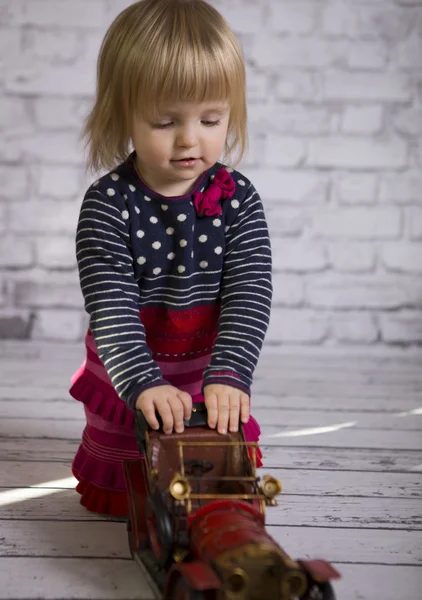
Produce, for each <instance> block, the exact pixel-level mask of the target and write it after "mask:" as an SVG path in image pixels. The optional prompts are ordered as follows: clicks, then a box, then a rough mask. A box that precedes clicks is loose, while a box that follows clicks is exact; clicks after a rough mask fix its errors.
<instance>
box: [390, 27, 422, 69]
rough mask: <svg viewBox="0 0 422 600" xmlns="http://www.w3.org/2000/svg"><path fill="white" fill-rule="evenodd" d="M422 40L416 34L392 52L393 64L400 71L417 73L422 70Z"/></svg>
mask: <svg viewBox="0 0 422 600" xmlns="http://www.w3.org/2000/svg"><path fill="white" fill-rule="evenodd" d="M421 56H422V38H421V36H420V35H418V32H415V33H414V34H413V35H411V36H409V37H408V38H407V39H406V40H404V41H403V42H401V43H400V44H398V45H397V46H396V48H395V49H394V51H393V52H392V57H393V58H392V62H393V64H395V65H396V66H397V67H398V68H399V69H404V70H406V71H417V72H418V73H419V72H420V69H421V62H422V59H421Z"/></svg>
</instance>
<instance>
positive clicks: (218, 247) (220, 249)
mask: <svg viewBox="0 0 422 600" xmlns="http://www.w3.org/2000/svg"><path fill="white" fill-rule="evenodd" d="M214 252H215V253H216V254H221V253H222V252H223V248H222V247H221V246H217V248H215V249H214Z"/></svg>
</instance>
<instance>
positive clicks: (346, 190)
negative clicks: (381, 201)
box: [334, 173, 378, 204]
mask: <svg viewBox="0 0 422 600" xmlns="http://www.w3.org/2000/svg"><path fill="white" fill-rule="evenodd" d="M377 181H378V180H377V176H376V175H372V174H367V173H359V174H356V175H355V174H348V175H342V176H340V177H339V178H337V179H336V180H335V183H334V194H335V197H336V199H337V200H338V202H340V203H343V204H374V203H375V202H376V196H377Z"/></svg>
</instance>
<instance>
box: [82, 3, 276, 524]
mask: <svg viewBox="0 0 422 600" xmlns="http://www.w3.org/2000/svg"><path fill="white" fill-rule="evenodd" d="M85 135H86V138H87V140H88V146H89V151H90V154H89V165H90V166H91V167H92V168H94V169H96V170H97V171H99V170H104V169H106V170H110V169H111V171H110V172H109V173H108V174H107V175H104V176H103V177H101V178H100V179H99V180H98V181H96V182H95V183H94V184H93V185H92V186H91V187H90V188H89V189H88V191H87V193H86V195H85V197H84V200H83V202H82V207H81V211H80V217H79V222H78V229H77V236H76V253H77V259H78V269H79V278H80V285H81V289H82V293H83V296H84V300H85V309H86V311H87V312H88V313H89V316H90V321H89V330H88V332H87V334H86V338H85V344H86V360H85V362H84V364H83V366H82V367H81V368H80V369H79V371H78V372H77V373H76V374H75V375H74V377H73V379H72V387H71V390H70V393H71V395H72V396H73V397H74V398H75V399H76V400H79V401H81V402H82V403H83V404H84V408H85V412H86V419H87V424H86V427H85V430H84V432H83V439H82V443H81V445H80V447H79V450H78V452H77V454H76V456H75V459H74V461H73V473H74V475H75V477H76V478H77V479H78V481H79V483H78V486H77V491H78V492H79V493H80V494H81V504H82V505H83V506H85V507H86V508H87V509H88V510H91V511H95V512H100V513H108V514H110V515H114V516H123V515H125V514H126V509H127V507H126V494H125V483H124V478H123V468H122V464H123V461H124V460H126V459H131V458H138V457H139V453H138V450H137V445H136V441H135V437H134V432H133V418H134V410H135V409H138V410H141V411H142V412H143V413H144V415H145V417H146V419H147V421H148V422H149V424H150V426H151V427H152V428H157V427H158V421H157V419H156V411H157V412H158V413H159V415H160V416H161V418H162V420H163V428H164V431H165V432H166V433H170V432H171V431H173V430H175V431H177V432H181V431H183V420H184V419H189V417H190V414H191V408H192V402H200V401H202V402H203V401H205V403H206V406H207V409H208V415H209V416H208V419H209V426H210V427H212V428H217V429H218V431H219V432H220V433H225V432H227V430H230V431H236V430H237V428H238V424H239V420H241V421H242V422H243V423H244V424H245V426H244V432H245V437H246V439H247V440H248V441H257V440H258V437H259V432H260V430H259V426H258V424H257V423H256V421H255V420H254V419H253V417H250V415H249V398H250V387H251V383H252V379H253V373H254V370H255V367H256V364H257V361H258V358H259V355H260V351H261V347H262V344H263V341H264V337H265V334H266V331H267V327H268V322H269V316H270V307H271V296H272V283H271V249H270V242H269V237H268V228H267V224H266V220H265V216H264V211H263V207H262V203H261V200H260V197H259V195H258V193H257V192H256V190H255V188H254V187H253V185H252V183H251V182H250V181H248V180H247V179H246V177H244V176H242V175H241V174H240V173H239V172H237V171H233V169H230V168H225V167H224V166H223V164H221V163H220V162H218V161H219V158H220V156H222V155H223V156H224V157H225V161H228V160H232V157H233V153H234V152H237V157H238V159H240V157H241V156H242V155H243V153H244V150H245V145H246V101H245V67H244V62H243V58H242V53H241V50H240V47H239V43H238V41H237V40H236V38H235V36H234V34H233V32H232V31H231V29H230V28H229V26H228V24H227V23H226V21H225V20H224V19H223V17H222V16H221V15H220V14H219V13H218V12H217V11H216V10H215V9H214V8H213V7H211V6H210V5H209V4H208V3H207V2H205V0H142V1H141V2H136V3H135V4H132V5H131V6H129V7H128V8H126V9H125V10H124V11H123V12H122V13H121V14H120V15H119V16H118V17H117V18H116V20H115V21H114V22H113V24H112V25H111V27H110V29H109V30H108V32H107V34H106V36H105V39H104V41H103V44H102V47H101V51H100V55H99V60H98V74H97V95H96V101H95V105H94V108H93V110H92V112H91V113H90V115H89V117H88V119H87V122H86V127H85ZM132 149H133V150H132ZM131 150H132V151H131ZM116 164H117V165H118V166H116ZM259 458H260V456H259ZM259 462H260V461H259Z"/></svg>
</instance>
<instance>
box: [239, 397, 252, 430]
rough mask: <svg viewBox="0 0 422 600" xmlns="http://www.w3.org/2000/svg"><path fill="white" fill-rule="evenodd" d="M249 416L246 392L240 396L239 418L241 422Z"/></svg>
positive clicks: (247, 419) (246, 420) (245, 421)
mask: <svg viewBox="0 0 422 600" xmlns="http://www.w3.org/2000/svg"><path fill="white" fill-rule="evenodd" d="M249 417H250V401H249V396H248V395H247V394H242V395H241V396H240V418H241V421H242V423H247V422H248V421H249Z"/></svg>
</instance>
